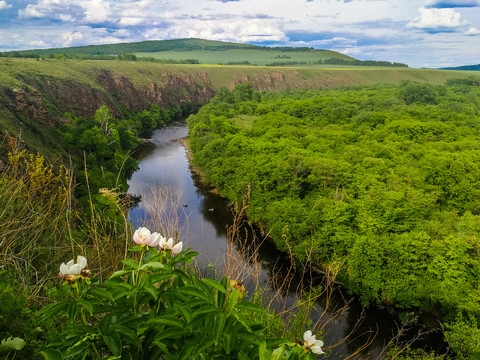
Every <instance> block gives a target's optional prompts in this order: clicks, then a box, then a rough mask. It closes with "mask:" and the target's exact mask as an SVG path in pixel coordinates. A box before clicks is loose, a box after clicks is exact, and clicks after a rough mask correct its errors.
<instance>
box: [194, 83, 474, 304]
mask: <svg viewBox="0 0 480 360" xmlns="http://www.w3.org/2000/svg"><path fill="white" fill-rule="evenodd" d="M469 84H470V83H466V84H465V83H463V82H462V86H464V88H462V90H461V91H458V84H456V83H455V84H452V85H447V86H443V85H441V86H433V85H425V84H418V83H405V84H402V85H401V86H387V85H384V86H379V85H377V86H372V87H351V88H340V89H337V90H310V91H297V92H294V91H288V92H285V93H267V94H262V95H261V99H259V98H255V97H254V96H253V97H251V96H248V95H247V94H248V91H247V90H248V89H247V86H246V85H242V88H240V89H235V90H233V91H228V90H226V89H223V90H220V91H219V92H218V94H217V96H216V97H215V98H214V99H212V101H211V103H210V104H208V105H206V106H204V107H203V108H202V109H200V111H199V112H198V113H197V114H196V115H194V116H191V117H190V118H189V119H188V124H189V128H190V145H191V148H192V150H193V153H194V163H195V164H196V165H197V166H199V167H200V168H202V170H203V172H204V174H205V176H206V177H207V179H208V180H210V181H211V182H212V183H213V184H214V185H215V187H217V188H218V189H219V190H220V192H221V193H222V194H223V195H224V196H226V197H228V198H229V199H230V200H232V201H235V200H238V199H240V198H241V196H242V195H243V192H244V189H245V188H246V185H247V184H250V186H251V203H250V207H249V209H248V215H249V216H250V218H251V220H252V221H254V222H256V223H258V224H260V225H261V226H262V227H264V228H265V230H266V231H268V233H269V234H271V236H272V237H273V239H274V241H275V242H276V244H277V246H278V247H279V248H280V249H283V250H287V249H288V247H291V248H292V249H293V251H294V253H295V255H296V257H297V258H298V259H299V260H302V259H305V258H306V257H307V253H308V256H310V259H311V260H313V261H314V262H315V263H317V264H320V265H321V264H324V263H326V264H328V263H329V262H330V261H331V260H332V259H338V258H344V259H346V268H345V269H344V271H343V272H342V273H341V274H340V276H341V278H342V280H343V281H344V282H345V283H347V284H348V285H349V286H350V288H351V289H352V290H353V291H355V292H356V293H358V294H360V295H361V297H362V299H363V300H364V302H384V303H388V304H394V305H396V306H399V307H412V306H415V307H419V308H422V309H430V308H434V307H438V306H439V305H440V306H441V307H442V308H443V309H444V310H445V311H447V312H450V311H457V310H462V311H466V312H471V313H480V303H479V301H478V299H479V295H480V288H479V287H478V283H479V280H480V268H479V264H480V233H479V230H480V227H479V224H480V222H479V221H480V206H479V205H480V203H479V200H478V199H479V198H480V193H479V190H478V189H480V161H479V160H478V159H479V155H480V153H479V151H478V146H477V144H478V141H479V140H480V126H479V122H478V116H479V114H480V103H479V100H480V89H479V88H478V86H474V84H473V83H472V85H469ZM242 89H243V90H242ZM236 94H238V95H236ZM255 96H260V94H259V93H258V94H256V95H255ZM246 118H248V119H249V122H248V124H245V121H244V120H243V119H246ZM237 119H238V120H237ZM286 242H288V246H287V244H286ZM312 246H313V248H312ZM309 249H312V252H311V253H309Z"/></svg>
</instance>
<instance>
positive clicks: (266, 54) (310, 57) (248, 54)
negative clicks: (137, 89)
mask: <svg viewBox="0 0 480 360" xmlns="http://www.w3.org/2000/svg"><path fill="white" fill-rule="evenodd" d="M135 55H136V56H137V57H152V58H154V59H161V60H169V59H173V60H186V59H195V60H198V61H199V62H200V63H201V64H228V63H239V62H242V61H248V62H249V63H250V64H252V65H259V66H265V65H267V64H271V63H275V62H300V61H303V62H306V63H313V62H315V61H318V60H325V59H331V58H339V59H349V57H348V56H346V55H342V54H339V53H336V52H334V51H329V50H315V51H313V50H312V51H306V52H295V51H285V52H284V51H280V50H279V51H274V50H253V49H252V50H250V49H234V50H224V51H212V50H192V51H179V50H173V51H159V52H138V53H136V54H135Z"/></svg>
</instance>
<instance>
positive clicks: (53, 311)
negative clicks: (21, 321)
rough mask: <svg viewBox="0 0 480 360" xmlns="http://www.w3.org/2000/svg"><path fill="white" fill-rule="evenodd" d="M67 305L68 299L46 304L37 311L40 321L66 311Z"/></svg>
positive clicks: (68, 303)
mask: <svg viewBox="0 0 480 360" xmlns="http://www.w3.org/2000/svg"><path fill="white" fill-rule="evenodd" d="M69 305H70V302H69V301H64V302H60V303H56V304H50V305H47V306H46V307H44V308H43V309H41V310H40V311H39V312H38V314H39V315H41V316H42V319H41V320H40V322H43V321H45V320H47V319H48V318H50V317H52V316H55V315H58V314H59V313H62V312H66V311H68V307H69Z"/></svg>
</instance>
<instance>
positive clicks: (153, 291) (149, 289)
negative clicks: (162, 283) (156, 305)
mask: <svg viewBox="0 0 480 360" xmlns="http://www.w3.org/2000/svg"><path fill="white" fill-rule="evenodd" d="M143 289H144V290H145V291H146V292H147V293H149V294H150V295H151V296H152V297H153V298H154V299H155V300H157V298H158V289H157V288H156V287H155V286H153V285H152V284H147V285H145V286H144V287H143Z"/></svg>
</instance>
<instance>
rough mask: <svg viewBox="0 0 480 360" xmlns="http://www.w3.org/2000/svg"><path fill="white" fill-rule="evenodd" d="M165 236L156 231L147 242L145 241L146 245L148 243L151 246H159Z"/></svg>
mask: <svg viewBox="0 0 480 360" xmlns="http://www.w3.org/2000/svg"><path fill="white" fill-rule="evenodd" d="M162 238H163V236H162V235H160V234H159V233H157V232H154V233H153V234H152V235H151V236H150V239H149V241H148V242H147V243H145V245H148V246H150V247H155V246H158V244H159V242H160V240H161V239H162Z"/></svg>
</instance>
